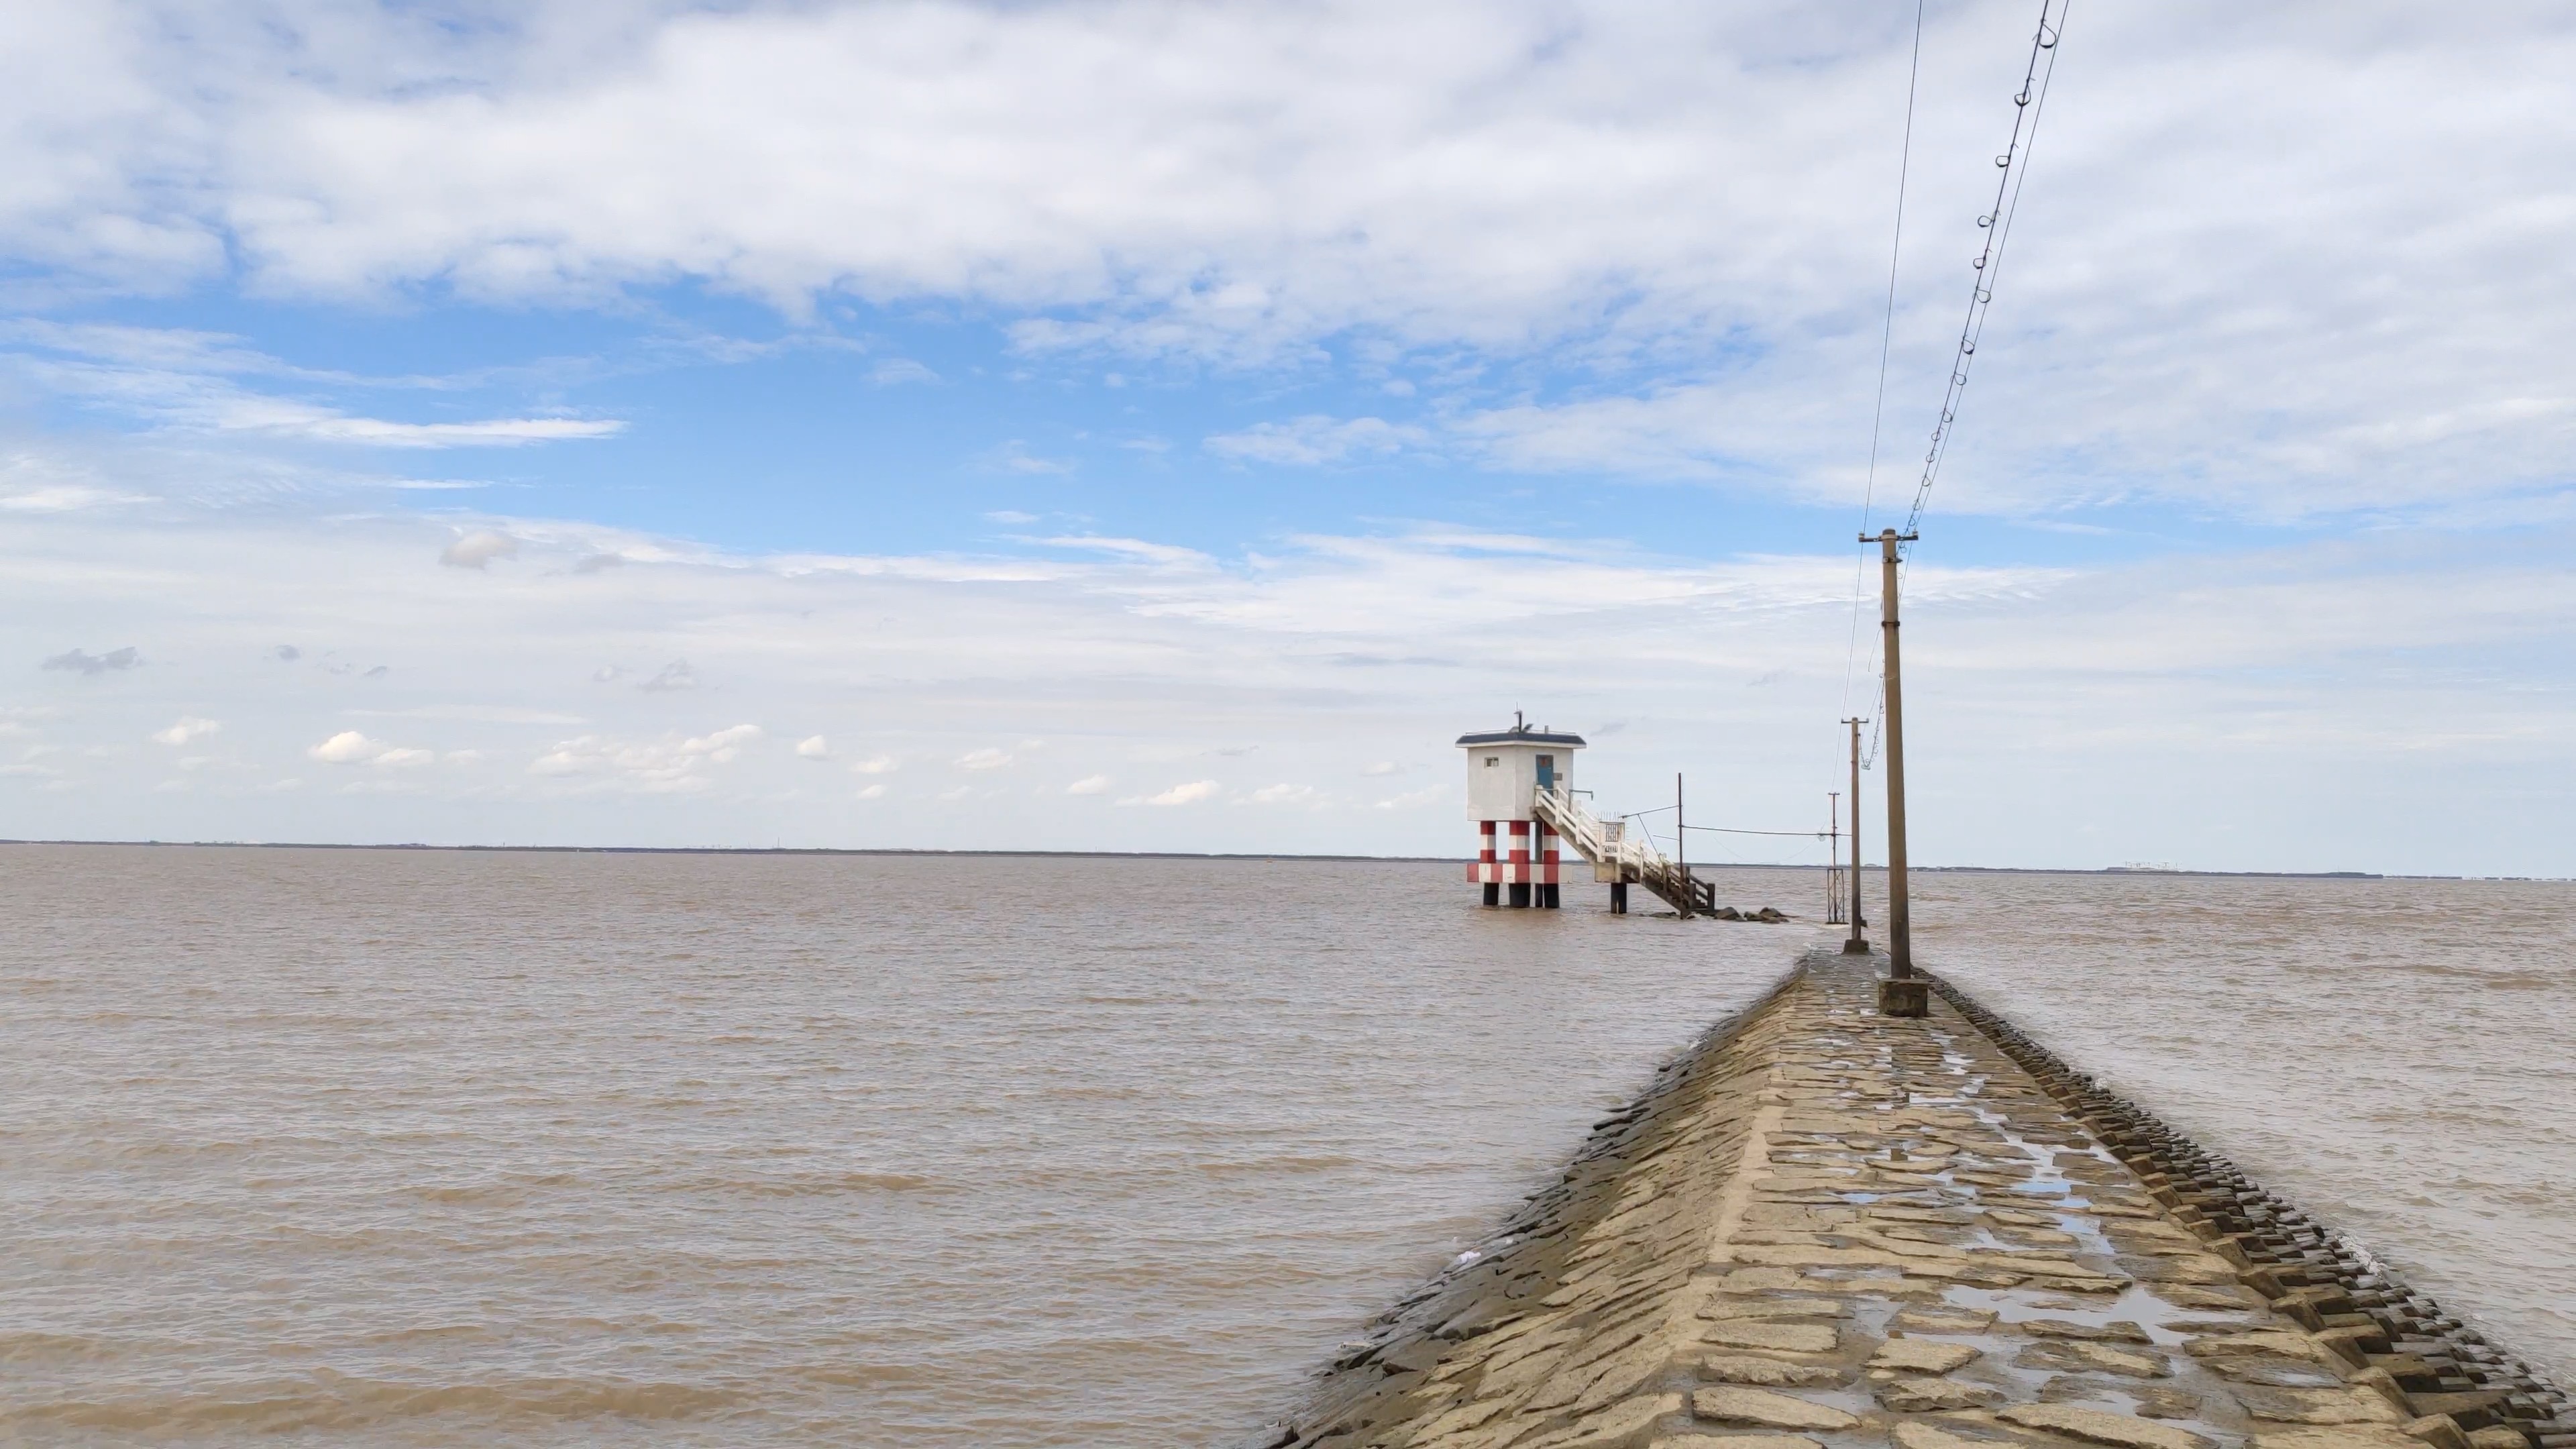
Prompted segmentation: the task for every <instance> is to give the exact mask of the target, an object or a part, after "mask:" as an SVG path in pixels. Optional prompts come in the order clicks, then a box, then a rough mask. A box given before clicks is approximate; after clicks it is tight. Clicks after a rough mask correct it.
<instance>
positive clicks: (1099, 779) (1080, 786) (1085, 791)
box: [1064, 775, 1110, 795]
mask: <svg viewBox="0 0 2576 1449" xmlns="http://www.w3.org/2000/svg"><path fill="white" fill-rule="evenodd" d="M1109 785H1110V780H1109V777H1108V776H1107V775H1085V776H1083V777H1082V778H1081V779H1079V780H1076V781H1074V782H1073V783H1072V784H1070V785H1067V786H1065V787H1064V793H1066V794H1068V795H1098V794H1100V793H1102V792H1103V791H1106V790H1107V789H1108V788H1109Z"/></svg>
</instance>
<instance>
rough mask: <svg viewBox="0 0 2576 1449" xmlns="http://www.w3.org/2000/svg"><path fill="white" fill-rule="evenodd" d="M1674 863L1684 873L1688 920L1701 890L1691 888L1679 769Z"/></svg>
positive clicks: (1675, 776)
mask: <svg viewBox="0 0 2576 1449" xmlns="http://www.w3.org/2000/svg"><path fill="white" fill-rule="evenodd" d="M1673 865H1674V867H1675V868H1677V869H1679V870H1680V871H1681V873H1682V919H1683V920H1685V921H1687V920H1689V919H1690V914H1691V903H1692V902H1694V901H1696V900H1698V899H1699V892H1697V891H1695V890H1693V889H1691V878H1690V837H1689V836H1687V835H1684V834H1683V833H1682V776H1681V772H1680V771H1679V770H1675V771H1674V772H1673Z"/></svg>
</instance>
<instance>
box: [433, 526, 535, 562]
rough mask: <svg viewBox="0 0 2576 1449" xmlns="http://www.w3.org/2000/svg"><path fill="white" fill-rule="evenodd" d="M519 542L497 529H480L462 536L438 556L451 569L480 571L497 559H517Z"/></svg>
mask: <svg viewBox="0 0 2576 1449" xmlns="http://www.w3.org/2000/svg"><path fill="white" fill-rule="evenodd" d="M518 556H519V541H518V540H517V539H515V538H512V537H511V536H510V535H508V534H506V533H502V532H499V531H497V530H495V529H489V528H478V529H476V530H474V531H473V532H472V533H468V534H464V535H461V536H459V537H458V538H457V540H456V541H455V542H454V543H451V544H449V545H448V546H447V547H446V549H445V550H443V551H442V552H440V554H439V555H438V561H439V562H440V563H443V564H445V565H447V566H448V567H449V568H458V569H479V568H482V567H484V566H485V565H486V564H489V563H491V562H492V560H494V559H496V558H517V557H518Z"/></svg>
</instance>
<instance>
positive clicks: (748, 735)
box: [680, 724, 760, 765]
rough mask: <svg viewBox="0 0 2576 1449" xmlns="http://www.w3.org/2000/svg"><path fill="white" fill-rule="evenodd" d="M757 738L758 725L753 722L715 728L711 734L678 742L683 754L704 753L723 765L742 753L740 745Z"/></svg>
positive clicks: (758, 734) (758, 736) (758, 735)
mask: <svg viewBox="0 0 2576 1449" xmlns="http://www.w3.org/2000/svg"><path fill="white" fill-rule="evenodd" d="M759 738H760V726H758V725H754V724H738V725H735V726H733V727H732V728H730V729H721V730H717V731H716V732H714V733H713V734H708V735H701V736H699V737H698V738H696V739H692V740H682V741H681V742H680V749H681V752H682V753H684V754H691V755H704V756H706V757H707V758H708V759H710V760H713V761H715V762H716V763H717V764H719V765H723V764H730V763H732V762H733V760H734V759H735V758H736V757H737V756H739V755H740V754H741V753H742V747H743V746H744V745H747V744H749V743H751V742H752V741H753V740H756V739H759Z"/></svg>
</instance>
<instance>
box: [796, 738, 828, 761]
mask: <svg viewBox="0 0 2576 1449" xmlns="http://www.w3.org/2000/svg"><path fill="white" fill-rule="evenodd" d="M796 758H798V759H800V760H828V759H830V758H832V742H831V741H830V740H827V739H825V738H823V737H822V736H821V735H808V736H806V737H805V738H804V739H801V740H798V741H797V742H796Z"/></svg>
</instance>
